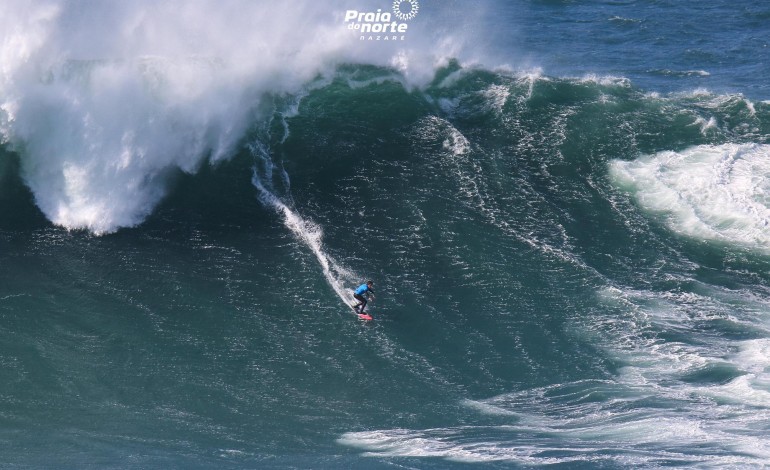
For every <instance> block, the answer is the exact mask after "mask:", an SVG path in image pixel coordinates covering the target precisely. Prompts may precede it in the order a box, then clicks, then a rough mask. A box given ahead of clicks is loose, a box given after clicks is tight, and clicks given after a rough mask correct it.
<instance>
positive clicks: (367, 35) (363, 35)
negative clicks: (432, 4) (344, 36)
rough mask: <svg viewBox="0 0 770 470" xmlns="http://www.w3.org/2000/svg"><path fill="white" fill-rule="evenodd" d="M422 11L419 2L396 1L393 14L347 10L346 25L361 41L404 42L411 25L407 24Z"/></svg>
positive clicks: (379, 10) (380, 11) (380, 10)
mask: <svg viewBox="0 0 770 470" xmlns="http://www.w3.org/2000/svg"><path fill="white" fill-rule="evenodd" d="M419 11H420V4H419V2H418V0H394V1H393V14H391V13H390V12H388V11H384V12H383V11H382V9H378V10H377V11H376V12H371V11H369V12H367V11H358V10H347V11H346V12H345V24H346V25H347V28H348V29H350V30H353V31H355V32H356V33H358V35H359V36H358V38H359V40H361V41H403V40H404V39H405V38H406V32H407V30H408V29H409V25H408V24H407V23H405V22H406V21H409V20H411V19H413V18H414V17H415V16H417V13H418V12H419Z"/></svg>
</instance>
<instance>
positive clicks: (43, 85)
mask: <svg viewBox="0 0 770 470" xmlns="http://www.w3.org/2000/svg"><path fill="white" fill-rule="evenodd" d="M375 3H376V2H364V4H362V5H360V7H361V8H364V7H367V5H370V6H371V5H375ZM341 8H342V7H341V6H340V5H339V4H338V3H336V2H333V1H310V0H296V1H293V2H291V3H274V2H273V3H269V4H268V3H265V2H258V1H251V0H225V1H213V0H204V1H197V2H192V3H191V2H185V1H181V0H171V1H167V2H155V1H151V0H136V1H131V2H122V3H121V2H87V1H68V0H20V1H14V2H2V3H0V136H2V137H1V138H2V140H4V141H6V142H10V144H11V145H12V146H13V147H14V148H15V149H16V150H17V151H18V152H19V153H20V154H21V156H22V160H21V161H22V171H23V176H24V179H25V181H26V182H27V184H28V185H29V187H30V188H31V189H32V192H33V193H34V196H35V200H36V201H37V204H38V205H39V206H40V208H41V209H42V210H43V212H44V213H45V214H46V216H47V217H48V218H49V219H50V220H51V221H53V222H54V223H56V224H58V225H61V226H63V227H67V228H71V229H78V228H84V229H88V230H90V231H92V232H95V233H105V232H111V231H114V230H116V229H118V228H120V227H125V226H132V225H136V224H138V223H140V222H141V221H142V220H143V219H144V218H145V217H146V215H147V214H149V213H150V212H151V211H152V210H153V208H154V207H155V205H156V204H157V203H158V201H159V200H160V199H161V198H162V197H163V195H164V194H165V192H166V180H167V175H168V174H169V173H170V172H175V171H179V170H181V171H185V172H194V171H196V170H197V169H198V168H199V167H200V166H201V165H202V164H205V162H206V161H210V160H217V159H222V158H228V157H229V156H231V155H232V153H233V151H234V149H235V145H236V144H237V143H238V142H239V140H240V139H241V138H242V137H243V135H244V132H245V131H246V129H247V128H248V126H250V125H251V124H252V121H253V119H254V113H253V110H254V109H258V105H259V102H260V100H261V99H262V98H263V97H264V96H265V94H266V93H276V94H282V93H287V92H288V93H291V92H295V91H298V90H300V89H301V88H302V86H303V84H305V83H307V82H309V81H310V80H312V79H313V78H314V77H316V76H317V75H318V74H319V73H320V74H327V75H328V73H329V72H330V71H331V70H333V68H334V66H335V64H338V63H341V62H366V63H372V64H375V65H382V66H392V67H397V68H398V70H399V71H400V73H401V74H402V75H403V76H404V77H406V79H407V80H410V83H411V84H418V85H419V84H420V82H419V80H425V81H427V80H429V79H430V77H431V76H432V74H433V67H434V66H435V64H438V63H441V61H442V60H443V57H444V54H446V55H449V54H457V57H462V52H461V49H462V41H461V40H460V39H459V35H458V34H457V33H453V36H454V37H453V38H452V39H451V40H449V39H442V34H434V33H435V30H431V29H430V27H429V24H430V23H427V24H426V25H424V26H423V25H420V26H422V27H419V28H418V27H416V26H413V27H412V28H410V30H409V35H408V38H407V40H406V41H404V43H403V44H398V43H396V42H392V43H390V44H383V43H379V44H371V43H366V42H362V41H358V40H357V38H356V36H355V34H353V33H352V32H351V31H349V30H348V29H347V28H346V27H345V25H344V21H343V14H344V10H342V9H341ZM428 42H430V43H431V44H432V47H419V46H420V45H423V44H426V43H428ZM437 44H438V45H439V46H436V45H437ZM441 44H446V45H447V46H446V49H442V47H443V46H441Z"/></svg>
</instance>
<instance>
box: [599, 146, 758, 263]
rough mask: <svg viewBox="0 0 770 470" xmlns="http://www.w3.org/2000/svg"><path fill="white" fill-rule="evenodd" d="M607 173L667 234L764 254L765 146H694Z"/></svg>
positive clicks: (614, 164) (612, 167) (625, 163)
mask: <svg viewBox="0 0 770 470" xmlns="http://www.w3.org/2000/svg"><path fill="white" fill-rule="evenodd" d="M609 172H610V178H611V179H612V180H613V182H614V183H615V184H616V185H617V186H618V187H620V188H622V189H624V190H626V191H628V192H629V193H630V194H631V195H632V196H633V198H634V199H635V200H636V202H637V203H638V204H639V205H640V206H641V207H642V208H643V209H644V210H645V211H647V212H649V213H651V214H654V215H655V216H656V217H659V218H661V219H662V220H663V221H664V223H665V224H666V226H668V227H669V229H671V230H672V231H674V232H676V233H679V234H681V235H685V236H688V237H691V238H696V239H700V240H711V241H718V242H723V243H727V244H730V245H739V246H744V247H748V248H751V249H755V250H758V251H761V252H763V253H769V254H770V145H762V144H723V145H718V146H708V145H700V146H695V147H690V148H687V149H685V150H682V151H680V152H673V151H665V152H659V153H656V154H653V155H647V156H644V157H642V158H639V159H637V160H634V161H620V160H614V161H612V162H611V163H610V170H609Z"/></svg>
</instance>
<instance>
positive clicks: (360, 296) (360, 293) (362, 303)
mask: <svg viewBox="0 0 770 470" xmlns="http://www.w3.org/2000/svg"><path fill="white" fill-rule="evenodd" d="M364 294H366V296H367V297H368V296H369V294H374V290H373V289H372V288H370V287H369V286H368V285H367V284H361V285H360V286H358V289H356V290H355V291H354V293H353V297H355V299H356V300H357V301H358V304H356V305H355V306H354V307H353V308H354V309H358V307H361V310H358V312H359V313H364V308H366V303H367V297H364Z"/></svg>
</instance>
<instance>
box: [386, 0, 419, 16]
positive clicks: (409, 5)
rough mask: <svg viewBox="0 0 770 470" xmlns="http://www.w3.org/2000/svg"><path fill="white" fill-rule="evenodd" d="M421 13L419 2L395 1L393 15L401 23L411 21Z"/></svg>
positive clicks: (410, 0) (408, 0)
mask: <svg viewBox="0 0 770 470" xmlns="http://www.w3.org/2000/svg"><path fill="white" fill-rule="evenodd" d="M418 11H420V4H419V2H417V0H393V14H394V15H396V18H398V19H399V20H401V21H409V20H411V19H412V18H414V17H415V16H417V12H418Z"/></svg>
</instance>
